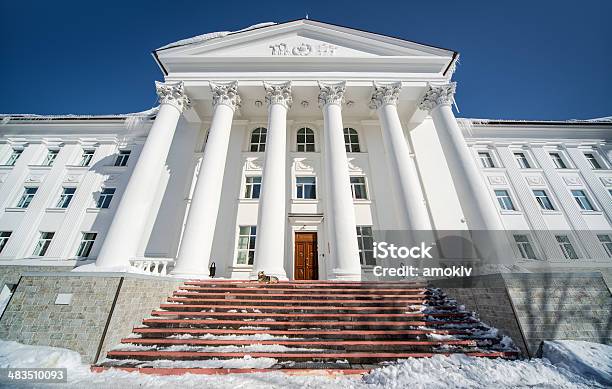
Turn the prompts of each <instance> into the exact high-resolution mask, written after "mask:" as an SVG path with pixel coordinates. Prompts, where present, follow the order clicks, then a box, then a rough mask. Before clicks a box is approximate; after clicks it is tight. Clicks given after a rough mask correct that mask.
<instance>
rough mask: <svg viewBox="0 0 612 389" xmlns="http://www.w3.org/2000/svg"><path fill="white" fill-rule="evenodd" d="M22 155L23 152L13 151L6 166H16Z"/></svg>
mask: <svg viewBox="0 0 612 389" xmlns="http://www.w3.org/2000/svg"><path fill="white" fill-rule="evenodd" d="M21 153H23V150H15V149H13V152H12V153H11V156H10V157H9V159H8V160H7V161H6V164H5V165H7V166H15V163H16V162H17V160H18V159H19V157H21Z"/></svg>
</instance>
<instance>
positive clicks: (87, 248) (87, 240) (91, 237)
mask: <svg viewBox="0 0 612 389" xmlns="http://www.w3.org/2000/svg"><path fill="white" fill-rule="evenodd" d="M96 235H97V234H96V233H95V232H83V237H82V238H81V243H80V244H79V249H78V250H77V254H76V256H77V257H83V258H86V257H88V256H89V253H90V252H91V248H92V247H93V244H94V241H95V240H96Z"/></svg>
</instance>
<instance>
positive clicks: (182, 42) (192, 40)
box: [157, 22, 276, 50]
mask: <svg viewBox="0 0 612 389" xmlns="http://www.w3.org/2000/svg"><path fill="white" fill-rule="evenodd" d="M275 24H276V23H274V22H264V23H257V24H254V25H252V26H249V27H247V28H243V29H242V30H237V31H216V32H209V33H206V34H202V35H198V36H194V37H191V38H187V39H181V40H180V41H176V42H172V43H168V44H167V45H165V46H162V47H160V48H158V49H157V50H163V49H169V48H171V47H177V46H185V45H190V44H192V43H199V42H205V41H209V40H211V39H215V38H222V37H224V36H227V35H230V34H236V33H238V32H244V31H249V30H254V29H256V28H260V27H267V26H273V25H275Z"/></svg>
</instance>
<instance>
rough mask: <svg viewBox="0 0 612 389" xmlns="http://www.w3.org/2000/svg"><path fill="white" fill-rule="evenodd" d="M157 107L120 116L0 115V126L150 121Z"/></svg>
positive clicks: (155, 113)
mask: <svg viewBox="0 0 612 389" xmlns="http://www.w3.org/2000/svg"><path fill="white" fill-rule="evenodd" d="M158 111H159V106H157V107H153V108H151V109H147V110H146V111H140V112H131V113H120V114H108V115H104V114H102V115H75V114H65V115H38V114H34V113H14V114H11V113H6V114H5V113H0V124H6V123H8V122H9V121H11V120H66V119H68V120H92V119H94V120H95V119H97V120H100V119H107V120H113V119H126V120H128V119H143V120H145V119H152V118H153V117H155V115H157V112H158Z"/></svg>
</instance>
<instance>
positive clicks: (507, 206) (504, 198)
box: [495, 190, 516, 211]
mask: <svg viewBox="0 0 612 389" xmlns="http://www.w3.org/2000/svg"><path fill="white" fill-rule="evenodd" d="M495 197H497V202H499V206H500V207H501V209H503V210H505V211H515V210H516V209H515V208H514V204H513V203H512V199H511V198H510V195H509V194H508V191H507V190H496V191H495Z"/></svg>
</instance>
